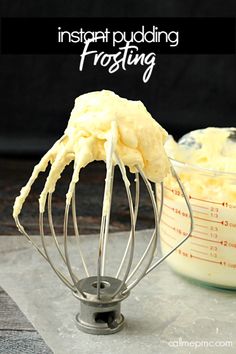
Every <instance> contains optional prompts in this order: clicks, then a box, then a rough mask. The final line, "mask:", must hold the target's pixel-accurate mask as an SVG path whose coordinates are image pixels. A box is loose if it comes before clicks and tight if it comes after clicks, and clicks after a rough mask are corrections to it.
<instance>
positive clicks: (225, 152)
mask: <svg viewBox="0 0 236 354" xmlns="http://www.w3.org/2000/svg"><path fill="white" fill-rule="evenodd" d="M232 132H233V128H231V130H230V129H226V128H206V129H202V130H195V131H192V132H190V133H189V138H190V139H191V138H192V139H193V141H195V145H194V144H193V145H192V146H191V145H190V146H188V145H185V144H178V143H176V142H175V141H174V139H173V138H172V137H170V138H169V139H168V141H167V142H166V144H165V149H166V152H167V154H168V156H169V157H171V158H173V159H175V160H177V161H181V162H186V163H188V164H191V165H198V166H201V167H204V168H208V169H213V170H216V171H222V172H236V136H235V140H233V139H229V137H230V135H231V134H232Z"/></svg>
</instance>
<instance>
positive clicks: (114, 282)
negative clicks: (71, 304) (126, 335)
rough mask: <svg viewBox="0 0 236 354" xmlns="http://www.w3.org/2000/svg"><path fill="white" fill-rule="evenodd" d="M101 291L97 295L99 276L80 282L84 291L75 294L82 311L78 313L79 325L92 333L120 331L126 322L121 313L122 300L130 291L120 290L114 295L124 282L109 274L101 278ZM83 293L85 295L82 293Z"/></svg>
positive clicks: (77, 321)
mask: <svg viewBox="0 0 236 354" xmlns="http://www.w3.org/2000/svg"><path fill="white" fill-rule="evenodd" d="M100 280H101V283H100V286H101V293H100V298H98V297H97V277H96V276H93V277H88V278H85V279H82V280H80V281H79V282H78V284H77V286H78V288H79V289H80V290H81V292H82V293H75V294H74V295H75V296H76V297H77V298H78V299H79V300H80V312H79V313H78V314H77V315H76V324H77V327H78V328H79V329H80V330H81V331H83V332H86V333H90V334H112V333H115V332H118V331H120V330H121V329H122V328H123V326H124V323H125V320H124V316H123V315H122V314H121V312H120V309H121V301H122V300H124V299H125V298H126V297H127V296H128V294H129V293H127V294H125V295H123V294H122V290H124V289H126V287H125V286H124V287H122V289H121V290H120V292H119V293H118V294H117V295H116V296H114V295H113V294H114V293H115V291H116V289H118V288H119V286H120V285H121V284H122V282H121V280H119V279H115V278H112V277H108V276H102V277H101V278H100ZM82 294H83V295H82Z"/></svg>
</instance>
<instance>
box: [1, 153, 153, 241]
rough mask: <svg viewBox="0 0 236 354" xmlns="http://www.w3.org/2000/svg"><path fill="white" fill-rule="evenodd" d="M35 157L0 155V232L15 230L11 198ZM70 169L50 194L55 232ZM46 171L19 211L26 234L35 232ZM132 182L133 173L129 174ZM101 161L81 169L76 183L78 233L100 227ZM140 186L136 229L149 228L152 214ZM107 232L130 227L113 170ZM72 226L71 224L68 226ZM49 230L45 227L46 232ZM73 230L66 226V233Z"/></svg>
mask: <svg viewBox="0 0 236 354" xmlns="http://www.w3.org/2000/svg"><path fill="white" fill-rule="evenodd" d="M38 161H39V158H38V159H35V158H34V159H33V158H29V159H20V158H0V215H1V220H0V235H16V234H17V232H18V231H17V229H16V226H15V223H14V220H13V218H12V206H13V203H14V199H15V197H16V196H17V195H19V192H20V189H21V188H22V187H23V186H24V185H25V183H26V182H27V180H28V179H29V177H30V175H31V172H32V169H33V167H34V165H35V164H36V163H37V162H38ZM71 173H72V168H71V167H70V166H69V167H68V168H67V169H66V170H65V172H64V173H63V174H62V178H61V179H60V180H59V182H58V184H57V189H56V191H55V194H54V197H53V218H54V223H55V228H56V231H57V232H58V233H62V227H63V215H64V208H65V195H66V191H67V188H68V184H69V181H70V178H71ZM47 174H48V170H47V171H46V173H41V174H40V177H39V179H38V180H37V181H36V183H35V184H34V186H33V188H32V191H31V193H30V195H29V198H28V199H27V203H26V204H25V207H24V208H23V210H22V216H21V220H22V224H23V225H24V226H25V227H26V229H27V230H28V231H29V233H30V234H38V233H39V229H38V197H39V194H40V192H41V191H42V188H43V184H44V183H45V179H46V176H47ZM129 177H130V181H132V182H133V181H134V175H133V174H132V175H130V176H129ZM104 179H105V164H104V163H103V162H95V163H92V164H90V165H89V166H88V167H86V168H85V169H83V170H82V171H81V176H80V181H79V183H78V186H77V194H76V198H77V215H78V223H79V228H80V233H81V234H89V233H97V232H99V229H100V221H101V208H102V200H103V191H104ZM141 187H142V193H141V199H140V210H139V218H138V223H137V229H138V230H140V229H145V228H152V227H153V226H154V224H153V213H152V209H151V203H150V199H149V196H148V193H147V192H146V190H145V188H144V186H141ZM112 205H113V206H112V213H111V226H110V231H111V232H116V231H125V230H128V229H129V227H130V218H129V207H128V202H127V197H126V192H125V188H124V185H123V182H122V179H121V176H120V173H119V172H118V171H116V177H115V183H114V193H113V200H112ZM71 226H72V225H71ZM47 231H48V232H49V230H47V229H46V232H47ZM70 232H71V233H73V230H72V227H69V234H70Z"/></svg>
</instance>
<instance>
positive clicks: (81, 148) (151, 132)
mask: <svg viewBox="0 0 236 354" xmlns="http://www.w3.org/2000/svg"><path fill="white" fill-rule="evenodd" d="M167 135H168V134H167V132H166V131H165V130H164V129H163V128H162V127H161V126H160V125H159V124H158V123H157V122H156V121H155V120H154V119H153V118H152V116H151V114H150V113H149V112H148V111H147V110H146V108H145V106H144V105H143V103H142V102H140V101H131V100H127V99H125V98H121V97H119V96H118V95H116V94H115V93H114V92H112V91H108V90H102V91H97V92H90V93H87V94H84V95H81V96H79V97H78V98H76V100H75V106H74V108H73V110H72V112H71V116H70V119H69V122H68V126H67V128H66V130H65V132H64V135H63V136H62V137H61V138H60V139H59V140H58V141H57V142H56V143H55V144H54V145H53V147H52V148H51V149H50V150H49V151H48V152H47V153H46V154H45V155H44V156H43V158H42V159H41V161H40V162H39V163H38V164H37V165H36V166H35V168H34V170H33V173H32V175H31V177H30V179H29V181H28V183H27V184H26V186H25V187H23V188H22V189H21V193H20V195H19V196H18V197H17V198H16V200H15V204H14V208H13V216H14V217H16V216H18V215H19V213H20V211H21V208H22V206H23V203H24V201H25V199H26V197H27V196H28V194H29V192H30V189H31V186H32V184H33V183H34V181H35V179H36V178H37V177H38V174H39V173H40V172H41V171H45V169H46V168H47V165H48V163H49V162H50V163H51V169H50V172H49V175H48V177H47V180H46V183H45V186H44V188H43V191H42V193H41V195H40V199H39V204H40V212H43V211H44V209H45V203H46V199H47V195H48V193H52V192H53V191H54V190H55V186H56V182H57V181H58V179H59V178H60V176H61V173H62V171H63V170H64V168H65V167H66V165H68V164H69V163H70V162H71V161H74V172H73V176H72V180H71V183H70V186H69V190H68V193H67V197H66V202H67V204H69V203H70V201H71V198H72V194H73V191H74V187H75V184H76V183H77V182H78V180H79V173H80V170H81V168H83V167H85V166H86V165H88V164H89V163H90V162H92V161H95V160H103V161H107V158H108V155H109V152H108V150H109V149H108V142H109V141H110V143H112V144H113V150H114V152H115V153H116V154H117V156H119V158H120V160H121V161H122V162H123V164H124V165H125V166H127V167H129V169H130V171H131V172H132V173H135V172H137V168H136V167H137V166H138V167H139V168H141V169H142V170H143V172H144V173H145V175H146V177H147V178H148V179H149V180H150V181H152V182H161V181H162V180H163V178H164V177H165V176H166V175H167V174H168V172H169V171H170V164H169V160H168V157H167V155H166V153H165V150H164V147H163V145H164V143H165V141H166V138H167ZM112 163H113V164H116V160H115V159H113V157H112Z"/></svg>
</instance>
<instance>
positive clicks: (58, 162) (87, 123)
mask: <svg viewBox="0 0 236 354" xmlns="http://www.w3.org/2000/svg"><path fill="white" fill-rule="evenodd" d="M104 107H105V108H104ZM122 107H123V110H122ZM135 118H136V119H137V120H135ZM166 135H167V134H166V132H165V131H164V129H163V128H161V127H160V126H159V125H158V123H157V122H155V121H154V120H153V119H152V117H151V116H150V114H149V113H148V112H147V111H146V109H145V107H144V106H143V105H142V103H141V102H133V101H128V100H125V99H122V98H120V97H119V96H117V95H115V94H114V93H112V92H110V91H101V92H94V93H89V94H86V95H83V96H80V97H79V98H78V99H77V102H76V104H75V108H74V110H73V111H72V114H71V118H70V121H69V124H68V127H67V129H66V131H65V134H64V135H63V137H62V138H61V139H60V140H59V141H57V142H56V143H55V144H54V146H53V147H52V149H51V150H49V151H48V152H47V153H46V155H45V156H44V157H43V158H42V160H41V161H40V162H39V164H38V165H36V166H35V168H34V171H33V174H32V176H31V177H30V179H29V181H28V183H27V184H26V186H25V187H24V188H22V190H21V194H20V196H19V197H17V198H16V201H15V204H14V209H13V216H14V219H15V222H16V225H17V227H18V229H19V231H20V232H21V233H22V234H23V235H25V236H26V237H27V239H28V240H29V241H30V242H31V243H32V245H33V246H34V247H35V248H36V249H37V250H38V252H39V253H40V254H41V255H42V256H43V257H44V259H45V260H46V261H47V262H48V263H49V264H50V266H51V267H52V269H53V270H54V272H55V273H56V275H57V276H58V277H59V278H60V280H61V281H62V282H63V283H64V284H65V285H66V286H67V287H68V288H69V289H70V290H71V291H72V292H73V294H74V296H75V297H76V298H78V299H79V300H80V312H79V313H78V314H77V316H76V323H77V325H78V327H79V329H81V330H82V331H84V332H87V333H92V334H109V333H114V332H117V331H119V330H120V329H121V328H122V327H123V325H124V317H123V315H122V314H121V311H120V305H121V301H123V300H124V299H125V298H127V296H128V295H129V294H130V291H131V290H132V289H133V288H134V287H135V286H136V285H137V284H138V283H139V282H140V281H141V280H142V279H143V277H145V276H146V275H147V274H148V273H149V272H151V271H152V270H153V269H154V268H156V267H157V266H158V265H159V264H160V263H161V262H163V261H164V260H165V259H166V258H167V257H168V256H169V255H170V254H171V253H172V252H174V251H175V250H176V249H177V248H178V247H179V246H180V245H181V244H182V243H184V242H185V241H186V240H187V238H188V237H189V236H190V234H191V232H192V228H193V216H192V211H191V207H190V204H189V201H188V197H187V195H186V193H185V191H184V189H183V186H182V184H181V182H180V180H179V177H178V176H177V174H176V173H175V171H174V169H173V167H172V166H171V164H170V161H169V160H168V158H167V156H166V154H165V151H164V148H163V143H164V141H165V138H166ZM72 160H74V170H73V175H72V179H71V182H70V185H69V189H68V192H67V195H66V205H65V212H64V223H63V246H61V245H60V240H59V239H60V237H58V236H57V235H56V232H55V227H54V223H53V217H52V195H53V192H54V190H55V188H56V182H57V180H58V179H59V178H60V175H61V173H62V171H63V170H64V168H65V166H66V165H68V164H69V163H70V162H71V161H72ZM94 160H104V161H105V162H106V179H105V188H104V196H103V207H102V216H101V227H100V237H99V243H98V253H97V262H96V265H95V267H94V268H95V270H94V271H93V273H92V275H90V273H89V271H88V267H87V263H86V260H85V256H84V254H83V252H82V250H81V247H80V234H79V226H78V219H77V214H76V195H75V193H76V192H75V187H76V184H77V182H78V180H79V173H80V170H81V168H82V167H85V166H86V165H87V164H88V163H90V162H92V161H94ZM49 162H51V164H52V166H51V169H50V172H49V175H48V177H47V180H46V183H45V186H44V188H43V191H42V193H41V195H40V198H39V231H40V236H41V246H39V245H38V244H36V242H35V241H34V237H32V236H30V235H29V234H28V233H27V232H26V231H25V229H24V227H23V226H22V225H21V223H20V220H19V214H20V212H21V208H22V206H23V204H24V201H25V199H26V198H27V196H28V194H29V192H30V189H31V186H32V184H33V183H34V181H35V180H36V178H37V177H38V174H39V173H40V172H41V171H45V169H46V167H47V165H48V163H49ZM126 166H128V167H129V169H130V171H131V172H132V173H134V174H135V198H134V200H133V197H132V193H131V185H130V181H129V179H128V177H127V173H126ZM115 168H118V169H119V170H120V173H121V176H122V180H123V183H124V187H125V191H126V195H127V200H128V206H129V213H130V233H129V236H128V240H127V244H126V247H125V251H124V255H123V257H122V259H121V261H120V264H119V265H118V266H117V270H116V271H115V272H114V274H113V275H112V276H110V275H109V274H110V272H109V271H111V270H110V269H109V271H108V270H107V263H106V260H107V253H108V252H107V247H108V243H109V239H110V235H109V224H110V213H111V202H112V193H113V182H114V171H115ZM170 172H171V173H172V174H173V176H174V177H175V178H176V181H177V183H178V185H179V188H180V190H181V192H182V194H183V196H184V198H185V201H186V205H187V208H188V211H189V217H190V226H189V233H188V235H186V236H185V237H184V238H183V239H182V240H181V242H179V243H178V244H176V246H175V247H174V248H173V249H172V250H171V251H170V252H168V253H167V254H165V255H164V256H162V257H161V258H159V259H156V253H157V248H158V247H157V242H158V238H160V230H159V223H160V219H161V214H162V206H163V195H164V193H163V182H162V181H163V178H164V177H165V176H166V175H167V174H168V173H170ZM140 178H141V179H142V180H143V182H144V185H145V186H146V189H147V192H148V194H149V197H150V200H151V205H152V210H153V215H154V223H155V226H154V230H153V232H152V235H151V237H150V239H149V241H148V243H147V245H146V249H145V250H144V252H143V254H142V255H141V257H140V258H139V260H138V261H137V262H134V253H135V242H136V223H137V218H138V210H139V204H140V203H139V196H140ZM150 181H152V182H154V183H155V192H154V191H153V187H152V184H151V183H150ZM159 191H160V192H159ZM46 204H47V217H48V224H49V227H50V232H51V236H52V239H53V241H54V244H55V247H56V250H57V251H58V255H59V258H60V260H61V264H60V266H58V265H57V264H56V262H55V261H54V259H52V257H51V255H50V254H49V253H50V252H49V251H48V246H47V242H46V236H45V232H44V214H45V206H46ZM70 210H71V215H72V224H73V228H74V236H68V223H69V213H70ZM72 238H75V239H76V241H77V243H78V255H79V256H80V258H81V266H82V267H83V269H84V272H85V277H81V276H79V274H78V270H77V269H76V267H75V266H74V264H72V259H71V257H70V251H69V240H70V239H72ZM134 263H135V264H134ZM62 265H63V266H64V269H63V270H62ZM112 270H113V269H112ZM80 274H81V273H80Z"/></svg>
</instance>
